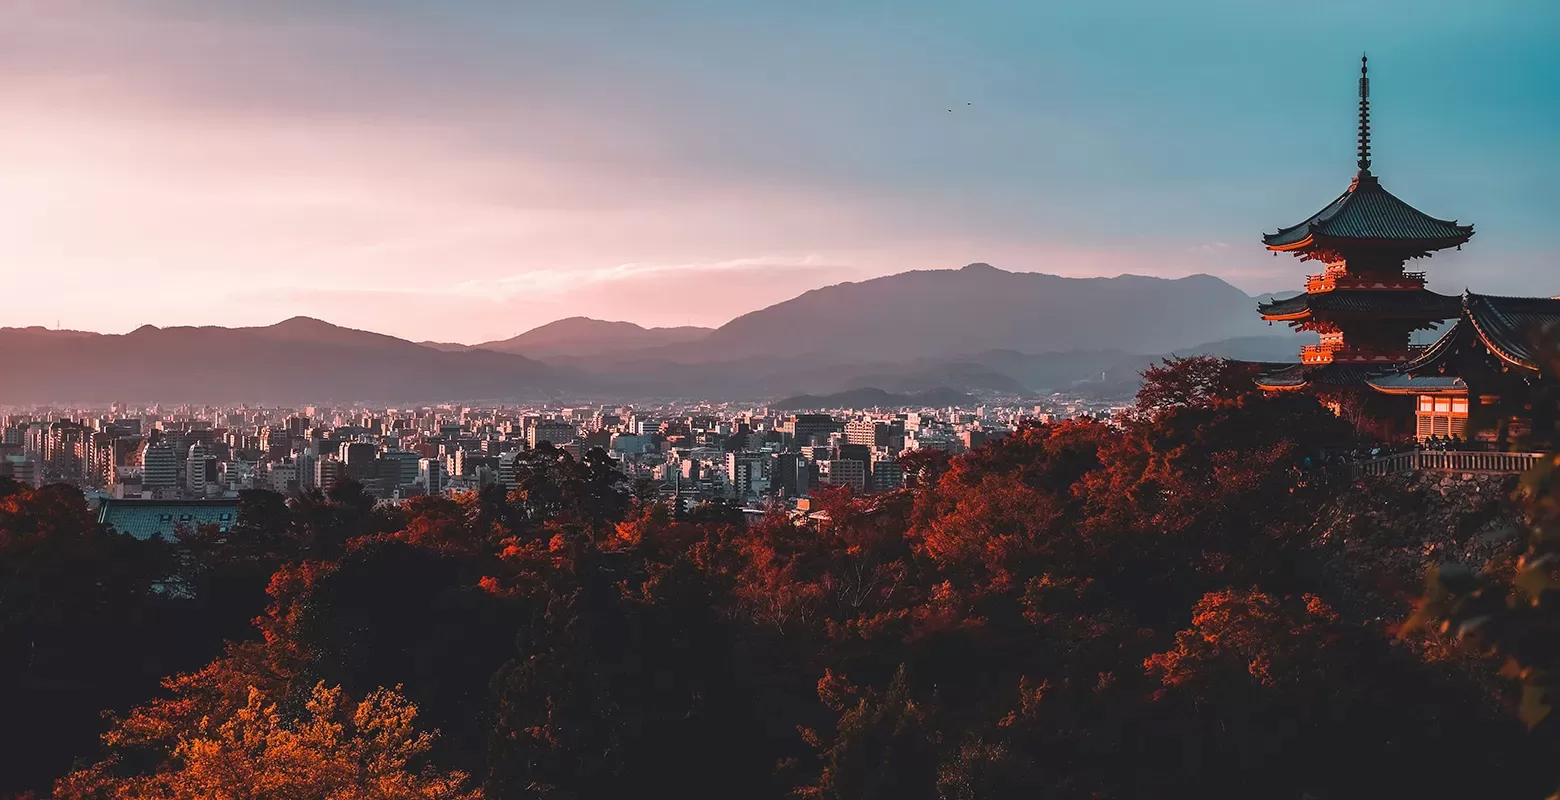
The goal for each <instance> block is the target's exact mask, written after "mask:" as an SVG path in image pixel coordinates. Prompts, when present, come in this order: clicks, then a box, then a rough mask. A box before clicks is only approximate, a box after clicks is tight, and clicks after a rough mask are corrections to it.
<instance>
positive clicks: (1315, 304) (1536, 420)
mask: <svg viewBox="0 0 1560 800" xmlns="http://www.w3.org/2000/svg"><path fill="white" fill-rule="evenodd" d="M1368 67H1369V64H1368V62H1367V61H1366V60H1365V59H1363V58H1362V59H1360V111H1359V113H1360V122H1359V159H1358V167H1359V171H1358V172H1357V173H1356V174H1355V176H1354V181H1353V182H1352V183H1350V184H1349V188H1348V190H1347V191H1345V192H1344V193H1343V194H1341V195H1339V196H1338V198H1337V199H1336V200H1333V201H1332V202H1331V203H1328V204H1327V206H1326V207H1324V208H1323V209H1322V210H1321V211H1318V212H1316V213H1315V214H1313V215H1311V216H1310V217H1308V218H1307V219H1306V220H1305V221H1304V222H1301V223H1300V224H1298V225H1292V226H1290V227H1287V228H1281V229H1280V230H1279V231H1278V232H1277V233H1272V234H1268V235H1265V236H1263V237H1262V242H1263V244H1265V245H1266V246H1267V248H1268V249H1269V250H1271V251H1273V253H1274V254H1275V255H1277V254H1278V253H1290V254H1292V255H1295V256H1297V257H1299V258H1300V259H1301V260H1302V261H1318V262H1321V264H1322V271H1321V273H1320V274H1317V275H1311V276H1309V277H1308V278H1307V279H1306V287H1305V289H1306V290H1305V293H1304V294H1300V295H1296V296H1294V297H1289V298H1285V299H1281V300H1274V301H1272V302H1269V303H1263V304H1261V305H1259V306H1258V310H1259V311H1260V313H1261V314H1262V317H1263V318H1264V319H1267V320H1269V321H1270V322H1287V323H1289V325H1290V327H1292V328H1295V329H1297V330H1302V331H1314V332H1316V333H1317V334H1318V335H1319V336H1320V337H1321V339H1320V341H1319V342H1318V343H1317V344H1314V345H1307V346H1305V347H1303V348H1302V349H1301V352H1300V363H1299V364H1292V365H1285V366H1278V365H1274V368H1273V369H1271V370H1270V371H1268V372H1265V373H1263V374H1262V375H1261V376H1259V377H1258V379H1257V385H1258V386H1260V387H1262V388H1263V389H1267V390H1269V391H1293V390H1299V389H1304V390H1308V391H1311V392H1313V393H1315V394H1316V395H1317V397H1318V398H1319V399H1320V400H1322V402H1324V403H1327V404H1328V405H1329V406H1330V407H1332V408H1333V410H1334V411H1338V412H1339V413H1347V414H1348V415H1350V416H1352V417H1353V418H1354V420H1355V422H1356V424H1358V425H1359V426H1360V427H1361V428H1362V429H1363V430H1367V431H1369V432H1371V433H1373V434H1375V435H1377V436H1378V437H1379V438H1383V439H1393V438H1400V437H1401V438H1407V437H1410V436H1411V437H1415V438H1418V439H1428V438H1435V437H1442V438H1457V439H1468V438H1470V437H1476V438H1480V439H1486V440H1490V441H1495V442H1500V443H1503V444H1509V443H1512V442H1515V441H1517V440H1520V439H1522V438H1523V437H1524V436H1525V435H1526V434H1527V433H1528V432H1530V431H1533V430H1536V429H1538V428H1540V427H1544V428H1545V429H1546V430H1547V429H1548V428H1552V427H1553V425H1554V423H1555V422H1556V419H1555V417H1556V416H1560V398H1556V397H1551V396H1546V395H1543V394H1542V392H1544V391H1550V390H1546V389H1540V388H1539V387H1540V385H1541V384H1542V381H1541V380H1540V378H1541V377H1542V376H1544V375H1545V373H1548V372H1551V371H1554V370H1556V369H1557V368H1560V365H1557V364H1556V363H1554V361H1553V359H1556V358H1560V356H1557V355H1555V354H1554V353H1553V352H1551V351H1552V350H1553V349H1554V348H1555V342H1556V340H1557V339H1560V298H1545V297H1492V296H1487V295H1477V294H1471V293H1469V294H1464V296H1463V297H1460V298H1459V297H1451V296H1448V295H1442V294H1437V293H1435V292H1432V291H1430V290H1428V289H1426V288H1425V274H1424V273H1423V272H1417V271H1416V272H1410V271H1408V270H1407V265H1408V264H1409V262H1410V261H1412V260H1414V259H1418V258H1427V257H1429V256H1430V254H1432V253H1434V252H1436V251H1438V250H1445V249H1447V248H1451V247H1456V248H1458V249H1462V245H1463V244H1464V243H1466V242H1467V241H1468V240H1469V239H1470V238H1472V236H1473V226H1472V225H1461V224H1459V223H1458V222H1457V221H1456V220H1450V221H1448V220H1443V219H1437V218H1435V217H1432V216H1429V215H1428V214H1425V213H1423V212H1421V211H1419V210H1418V209H1416V208H1414V207H1413V206H1410V205H1409V204H1407V203H1405V202H1403V201H1402V200H1399V199H1398V198H1397V197H1396V196H1394V195H1393V194H1392V193H1391V192H1388V191H1387V190H1386V189H1385V188H1383V187H1382V185H1381V181H1380V179H1379V178H1377V177H1376V176H1375V175H1373V174H1372V173H1371V171H1370V163H1371V162H1370V78H1369V72H1368ZM1449 319H1455V320H1456V322H1455V323H1454V324H1453V325H1452V327H1451V328H1450V329H1448V330H1447V331H1446V332H1445V333H1444V334H1442V336H1441V338H1440V339H1438V340H1437V341H1436V342H1435V343H1434V344H1431V345H1427V346H1415V345H1413V344H1411V341H1412V339H1411V336H1412V334H1413V333H1414V332H1416V331H1424V330H1434V329H1436V328H1437V327H1439V326H1440V324H1441V323H1442V322H1444V321H1446V320H1449ZM1410 404H1411V405H1410ZM1410 408H1412V410H1413V417H1412V423H1411V426H1410V423H1409V409H1410Z"/></svg>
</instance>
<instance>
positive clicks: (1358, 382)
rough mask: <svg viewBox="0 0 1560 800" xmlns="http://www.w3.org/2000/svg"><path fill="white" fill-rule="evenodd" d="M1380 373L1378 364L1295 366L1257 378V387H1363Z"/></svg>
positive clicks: (1381, 370)
mask: <svg viewBox="0 0 1560 800" xmlns="http://www.w3.org/2000/svg"><path fill="white" fill-rule="evenodd" d="M1382 372H1383V369H1382V367H1381V365H1379V364H1316V365H1311V364H1295V365H1292V366H1289V367H1285V368H1283V369H1281V370H1276V371H1274V372H1268V373H1264V374H1262V375H1260V376H1258V377H1257V385H1258V386H1260V387H1262V388H1264V389H1298V388H1300V387H1302V386H1335V387H1352V386H1364V385H1366V384H1367V383H1368V382H1369V381H1370V379H1371V378H1373V377H1375V376H1377V375H1380V374H1381V373H1382Z"/></svg>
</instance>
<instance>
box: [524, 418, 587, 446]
mask: <svg viewBox="0 0 1560 800" xmlns="http://www.w3.org/2000/svg"><path fill="white" fill-rule="evenodd" d="M574 436H575V430H574V425H573V424H572V423H569V422H564V421H562V420H545V419H544V420H540V421H538V422H537V423H536V424H535V425H532V426H531V429H530V431H528V432H527V434H526V441H527V443H529V444H530V445H531V446H532V447H535V446H537V445H538V444H540V443H541V442H550V443H551V444H553V445H562V444H567V443H569V442H572V441H574Z"/></svg>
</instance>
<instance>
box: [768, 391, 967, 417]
mask: <svg viewBox="0 0 1560 800" xmlns="http://www.w3.org/2000/svg"><path fill="white" fill-rule="evenodd" d="M973 400H974V399H973V398H971V397H970V396H969V395H967V394H965V393H963V392H960V391H958V390H955V389H949V388H948V387H946V386H944V387H941V388H937V389H931V390H928V391H925V392H916V393H915V394H891V393H889V392H885V391H883V390H882V389H877V388H873V387H866V388H862V389H851V390H849V391H844V392H838V393H836V394H830V395H823V396H818V395H811V394H801V395H796V396H795V397H787V398H784V399H782V400H776V401H774V402H773V403H770V404H769V407H770V408H773V409H775V410H777V411H799V410H805V409H811V408H942V407H944V406H963V405H970V404H971V403H972V402H973Z"/></svg>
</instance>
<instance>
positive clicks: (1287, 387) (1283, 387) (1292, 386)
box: [1256, 378, 1311, 392]
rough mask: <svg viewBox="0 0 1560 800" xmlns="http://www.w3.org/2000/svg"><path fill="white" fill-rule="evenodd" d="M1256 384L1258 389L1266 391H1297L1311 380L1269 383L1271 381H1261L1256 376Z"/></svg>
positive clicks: (1308, 384) (1309, 383)
mask: <svg viewBox="0 0 1560 800" xmlns="http://www.w3.org/2000/svg"><path fill="white" fill-rule="evenodd" d="M1256 384H1257V388H1258V389H1261V390H1263V391H1266V392H1294V391H1299V390H1300V389H1304V388H1306V387H1307V386H1310V385H1311V382H1310V381H1304V382H1301V383H1285V384H1271V383H1263V382H1262V380H1261V379H1260V378H1258V379H1257V381H1256Z"/></svg>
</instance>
